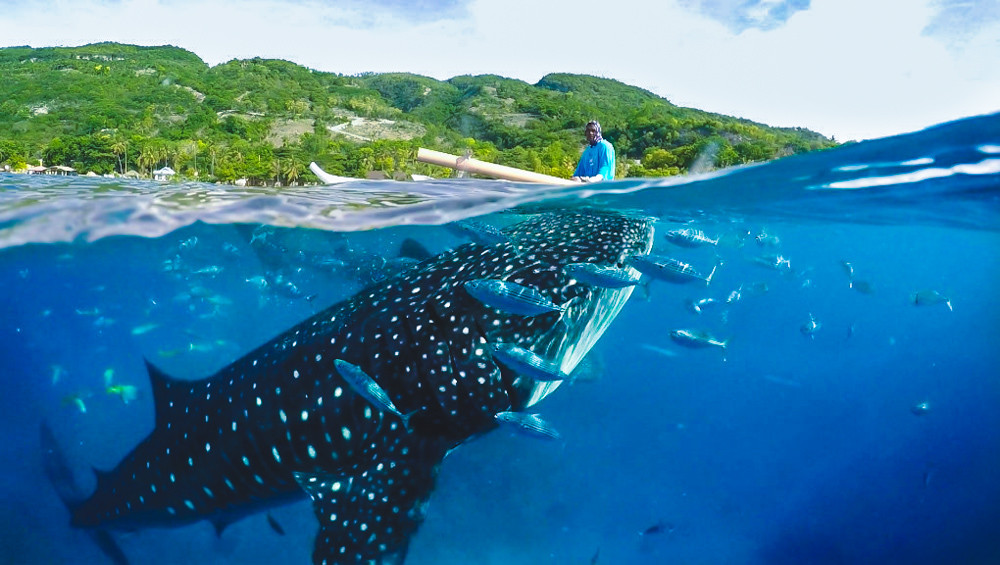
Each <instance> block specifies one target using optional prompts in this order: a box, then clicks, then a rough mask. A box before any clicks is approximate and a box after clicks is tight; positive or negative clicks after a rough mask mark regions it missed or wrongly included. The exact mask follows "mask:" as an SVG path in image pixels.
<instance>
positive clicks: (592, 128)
mask: <svg viewBox="0 0 1000 565" xmlns="http://www.w3.org/2000/svg"><path fill="white" fill-rule="evenodd" d="M583 135H585V136H586V137H587V143H589V144H590V146H591V147H593V146H594V145H597V144H598V143H600V142H601V139H603V138H602V137H601V124H600V123H599V122H598V121H597V120H590V121H589V122H587V127H586V128H584V130H583Z"/></svg>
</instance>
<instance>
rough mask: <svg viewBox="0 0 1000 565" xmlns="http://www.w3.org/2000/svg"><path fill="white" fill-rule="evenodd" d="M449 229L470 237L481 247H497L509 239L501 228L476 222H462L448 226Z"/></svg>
mask: <svg viewBox="0 0 1000 565" xmlns="http://www.w3.org/2000/svg"><path fill="white" fill-rule="evenodd" d="M448 227H449V228H452V231H454V232H455V233H456V234H458V235H461V236H463V237H468V238H469V239H471V240H472V241H474V242H476V243H478V244H480V245H496V244H498V243H503V242H505V241H508V239H509V238H508V237H507V235H506V234H505V233H503V232H502V231H500V228H498V227H496V226H493V225H491V224H487V223H484V222H477V221H475V220H460V221H458V222H455V223H452V224H448Z"/></svg>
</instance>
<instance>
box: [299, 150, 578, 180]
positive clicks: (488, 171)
mask: <svg viewBox="0 0 1000 565" xmlns="http://www.w3.org/2000/svg"><path fill="white" fill-rule="evenodd" d="M417 161H420V162H421V163H429V164H431V165H438V166H441V167H448V168H451V169H455V170H456V171H465V172H468V173H473V174H477V175H483V176H487V177H493V178H495V179H501V180H509V181H515V182H536V183H540V184H557V185H559V184H561V185H568V184H576V183H575V182H573V181H571V180H569V179H564V178H560V177H554V176H551V175H543V174H542V173H536V172H534V171H525V170H523V169H517V168H514V167H508V166H506V165H497V164H496V163H487V162H486V161H480V160H478V159H473V158H472V157H460V156H458V155H451V154H449V153H442V152H441V151H434V150H431V149H424V148H423V147H421V148H419V149H417ZM309 170H310V171H312V172H313V174H314V175H316V177H317V178H319V180H321V181H322V182H324V183H326V184H340V183H344V182H348V181H356V180H360V179H356V178H352V177H341V176H337V175H332V174H330V173H328V172H326V171H324V170H323V169H322V168H320V166H319V165H317V164H316V163H315V162H313V163H309ZM418 177H419V178H418ZM430 179H431V177H427V176H424V175H413V180H430Z"/></svg>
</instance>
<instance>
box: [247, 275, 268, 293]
mask: <svg viewBox="0 0 1000 565" xmlns="http://www.w3.org/2000/svg"><path fill="white" fill-rule="evenodd" d="M245 280H246V282H248V283H250V285H251V286H253V287H255V288H257V289H258V290H264V289H266V288H267V286H268V283H267V279H266V278H264V277H263V276H262V275H257V276H254V277H250V278H248V279H245Z"/></svg>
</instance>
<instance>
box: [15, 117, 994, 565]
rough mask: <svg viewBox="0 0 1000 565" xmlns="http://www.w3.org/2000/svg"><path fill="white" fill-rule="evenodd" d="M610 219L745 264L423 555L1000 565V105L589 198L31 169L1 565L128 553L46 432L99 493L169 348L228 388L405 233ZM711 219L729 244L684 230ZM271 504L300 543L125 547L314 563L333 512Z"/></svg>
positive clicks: (180, 370) (22, 223)
mask: <svg viewBox="0 0 1000 565" xmlns="http://www.w3.org/2000/svg"><path fill="white" fill-rule="evenodd" d="M588 207H598V208H614V209H623V210H630V211H634V212H635V213H638V214H643V215H649V216H655V217H657V218H658V219H659V220H658V222H657V225H656V230H657V235H656V241H655V244H654V252H657V253H662V254H666V255H669V256H671V257H675V258H677V259H680V260H682V261H685V262H689V263H691V264H692V265H694V266H696V267H697V268H698V269H699V270H704V271H706V272H707V271H709V270H710V269H711V268H712V266H713V265H716V264H718V265H720V266H719V267H718V270H717V272H716V274H715V275H714V277H713V278H712V280H711V283H710V284H709V285H708V286H704V285H675V284H671V283H669V282H664V281H654V282H653V283H651V284H650V285H649V287H648V291H647V290H637V291H636V292H635V293H633V296H632V299H631V300H630V302H629V303H628V304H627V305H626V306H625V308H624V310H623V311H622V313H621V314H620V315H619V316H618V318H617V319H616V320H615V322H614V323H613V324H612V325H611V327H610V328H609V329H608V330H607V332H606V333H605V335H604V336H603V337H602V338H601V340H600V341H599V342H598V344H597V345H596V346H595V348H594V350H593V351H592V352H591V353H590V355H588V358H587V360H586V367H585V368H584V372H583V373H582V375H581V377H580V379H579V380H578V381H577V382H574V383H573V384H572V385H571V386H564V387H562V388H560V389H559V390H558V391H556V393H554V394H552V395H551V396H549V397H548V398H546V399H545V400H544V401H543V402H541V403H540V404H539V405H537V406H536V407H535V408H537V410H538V411H539V412H540V413H542V414H543V416H544V417H545V419H546V420H547V421H549V422H551V423H552V424H553V425H554V426H555V427H556V428H558V430H559V432H560V433H561V434H562V436H563V439H562V440H561V441H559V442H545V441H539V440H535V439H532V438H526V437H524V436H522V435H515V434H512V433H511V432H509V431H507V430H498V431H495V432H492V433H490V434H488V435H486V436H484V437H482V438H479V439H477V440H475V441H473V442H470V443H469V444H468V445H465V446H463V447H462V448H460V449H458V450H456V451H455V452H454V453H452V454H451V455H449V456H448V458H447V459H446V460H445V463H444V465H443V468H442V474H441V476H440V478H439V480H438V483H437V488H436V490H435V492H434V494H433V496H432V497H431V500H430V506H429V514H428V517H427V521H426V522H425V523H424V525H423V526H422V527H421V529H420V530H419V531H418V533H417V535H416V537H415V538H414V540H413V543H412V545H411V548H410V553H409V557H408V559H407V563H408V564H411V565H421V564H432V563H433V564H442V563H447V564H452V563H480V564H486V565H494V564H496V565H499V564H540V563H552V564H575V563H580V564H586V563H601V564H646V563H650V564H658V563H686V564H701V563H704V564H714V563H750V564H768V565H770V564H774V565H777V564H791V563H831V564H832V563H907V564H924V563H926V564H931V563H935V564H936V563H942V562H949V563H977V564H978V563H983V564H986V563H998V562H1000V541H997V540H1000V481H997V480H996V471H997V469H998V468H1000V347H998V338H997V336H998V334H1000V332H998V330H1000V295H998V293H997V292H996V283H997V282H998V281H1000V115H991V116H982V117H977V118H970V119H967V120H962V121H958V122H952V123H948V124H942V125H940V126H937V127H935V128H930V129H928V130H925V131H922V132H917V133H914V134H908V135H904V136H898V137H893V138H887V139H882V140H876V141H870V142H864V143H858V144H851V145H846V146H842V147H840V148H838V149H834V150H830V151H824V152H820V153H814V154H808V155H803V156H798V157H793V158H787V159H783V160H779V161H775V162H772V163H767V164H764V165H758V166H754V167H746V168H740V169H734V170H727V171H721V172H715V173H710V174H706V175H700V176H693V177H688V178H671V179H654V180H623V181H617V182H614V183H607V184H601V185H587V186H580V187H569V188H562V187H559V188H544V187H538V186H533V185H522V184H515V183H506V182H500V181H487V180H470V179H455V180H441V181H429V182H421V183H416V182H414V183H394V182H386V181H382V182H376V181H358V182H356V183H351V184H349V185H345V186H337V187H312V188H292V189H252V188H235V187H219V186H214V185H205V184H185V185H160V184H155V183H146V182H134V181H128V182H123V181H119V180H110V179H94V178H86V177H76V178H50V177H44V178H43V177H29V176H20V175H0V289H3V293H2V296H0V319H2V320H3V323H2V324H0V384H2V389H0V390H2V394H0V430H2V437H3V438H4V441H3V443H2V447H0V454H2V457H0V490H2V493H0V498H2V500H3V501H4V503H3V505H2V509H0V562H3V563H100V562H107V561H106V557H104V556H103V555H102V554H101V552H100V551H99V549H98V548H97V547H96V545H94V544H93V543H92V541H91V540H90V539H89V538H88V537H87V536H86V535H84V534H83V533H81V532H80V531H77V530H73V529H72V528H70V527H69V525H68V520H69V517H68V512H67V510H66V508H65V507H64V506H63V504H62V502H61V501H60V499H59V497H58V496H57V495H56V492H55V490H54V489H53V487H52V485H50V484H49V482H48V480H47V479H46V477H45V474H44V473H43V471H42V453H41V448H40V445H39V425H40V423H41V422H42V420H45V421H47V422H48V423H49V424H50V426H51V427H52V429H53V431H54V432H55V435H56V437H57V439H58V440H59V442H60V443H61V444H62V446H63V448H64V449H65V451H66V455H67V457H68V458H69V460H70V461H71V462H72V463H73V465H74V467H75V469H74V470H75V472H76V473H75V474H76V477H77V479H78V480H79V481H80V482H81V483H82V484H83V485H85V488H86V489H92V488H93V484H94V480H93V476H92V473H90V471H89V469H88V467H90V466H93V467H96V468H98V469H108V468H111V467H113V466H114V465H115V464H116V463H117V462H118V461H119V460H120V459H121V458H122V457H123V456H124V455H125V454H127V453H128V452H129V450H131V449H132V447H133V446H134V445H135V444H137V443H138V442H139V441H140V440H142V438H144V437H145V436H146V435H147V434H148V433H149V432H150V431H151V429H152V427H153V409H152V394H151V390H150V387H149V383H148V379H147V377H146V373H145V367H144V364H143V359H144V358H145V359H149V360H151V361H153V362H154V363H156V364H157V365H158V366H160V367H161V368H163V369H164V370H166V371H167V372H168V373H169V374H171V375H175V376H178V377H183V378H199V377H203V376H207V375H209V374H212V373H214V372H215V371H217V370H218V369H220V368H221V367H223V366H225V365H226V364H228V363H230V362H232V361H233V360H235V359H236V358H238V357H240V356H242V355H243V354H245V353H246V352H248V351H250V350H251V349H253V348H255V347H257V346H258V345H260V344H261V343H263V342H265V341H267V340H268V339H270V338H271V337H273V336H274V335H276V334H277V333H279V332H281V331H283V330H285V329H287V328H288V327H290V326H292V325H294V324H295V323H297V322H298V321H301V320H302V319H305V318H306V317H308V316H310V315H312V314H313V313H315V312H317V311H319V310H320V309H323V308H325V307H327V306H329V305H331V304H333V303H335V302H338V301H340V300H342V299H345V298H346V297H348V296H351V295H352V294H354V293H356V292H358V291H359V290H360V289H361V288H363V287H364V286H365V285H367V284H369V283H371V282H373V281H376V280H379V279H381V278H382V277H385V276H390V275H391V273H392V271H393V269H394V268H395V262H396V261H397V258H396V257H397V254H398V250H399V248H400V246H401V245H402V244H403V243H404V241H407V240H414V241H416V242H419V243H420V244H421V245H423V246H424V247H426V248H427V249H429V250H430V251H431V252H434V253H436V252H440V251H442V250H445V249H449V248H453V247H455V246H457V245H460V244H462V243H464V242H466V241H468V239H469V236H468V235H467V234H466V233H463V232H462V231H461V230H456V229H454V226H453V225H450V224H451V223H453V222H455V221H458V220H463V219H475V220H476V221H481V222H486V223H490V224H492V225H506V224H509V223H511V222H513V221H516V220H517V219H518V218H520V217H523V216H524V215H527V214H533V213H538V212H541V211H545V210H551V209H565V208H579V209H584V208H588ZM681 227H690V228H696V229H699V230H702V231H704V232H705V233H706V234H708V235H712V236H716V237H719V239H720V242H719V246H718V247H716V248H700V249H686V248H681V247H677V246H675V245H672V244H671V243H670V242H668V241H667V240H666V239H665V238H664V237H663V234H664V233H665V232H666V231H668V230H671V229H677V228H681ZM779 257H780V258H781V261H778V260H777V259H778V258H779ZM785 260H787V263H784V261H785ZM765 263H767V264H769V265H770V266H768V265H765ZM779 263H780V264H781V265H782V267H781V268H777V269H776V268H773V266H774V265H777V264H779ZM845 263H849V265H850V267H849V268H848V266H847V265H845ZM734 292H735V293H736V294H734ZM934 293H936V294H934ZM915 296H916V298H917V301H918V302H921V304H915V303H914V302H915ZM935 297H940V298H939V299H938V300H933V298H935ZM705 298H713V299H715V302H714V303H706V305H705V306H704V307H703V308H702V311H701V313H696V312H694V311H693V309H692V308H691V307H690V305H689V301H692V300H694V301H696V300H700V299H705ZM928 299H932V300H930V302H934V303H931V304H923V302H927V301H928ZM945 300H947V303H945ZM811 321H814V322H815V326H814V331H808V329H809V326H808V325H807V324H809V323H810V322H811ZM676 329H696V330H704V331H707V332H709V333H711V334H712V335H714V336H717V337H718V338H719V339H725V340H727V341H728V346H727V348H726V350H725V352H724V353H723V352H722V351H720V350H718V349H716V348H709V349H687V348H684V347H682V346H681V345H679V344H678V343H676V342H674V341H673V340H671V338H670V332H671V330H676ZM109 385H125V386H132V387H135V398H134V399H130V400H129V401H128V402H124V397H123V395H122V394H110V393H109V392H108V386H109ZM119 392H121V391H120V390H119ZM125 396H128V394H127V393H126V394H125ZM82 408H85V409H86V410H85V411H83V410H82ZM272 515H273V518H274V519H275V520H276V521H277V522H278V523H279V524H281V526H282V528H283V530H284V532H285V534H284V535H279V534H278V533H277V532H276V531H274V530H273V529H272V528H271V527H270V526H269V525H268V521H267V520H266V519H265V516H264V515H263V514H260V515H255V516H251V517H249V518H247V519H246V520H243V521H241V522H238V523H236V524H234V525H232V526H230V528H229V529H227V530H226V531H225V532H224V533H223V534H222V535H221V536H216V534H215V532H214V530H213V528H212V526H211V525H210V524H208V523H207V522H201V523H198V524H195V525H192V526H186V527H183V528H178V529H152V530H142V531H137V532H128V533H123V534H120V535H119V536H118V537H117V539H118V542H119V544H120V546H121V547H122V549H123V550H124V552H125V553H126V555H128V556H129V558H130V559H131V561H132V562H134V563H180V562H196V563H264V562H284V563H308V562H309V559H310V554H311V551H312V538H313V535H314V533H315V531H316V525H315V521H314V518H313V514H312V511H311V509H310V506H309V503H308V502H299V503H295V504H291V505H288V506H285V507H281V508H278V509H276V510H274V511H272Z"/></svg>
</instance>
